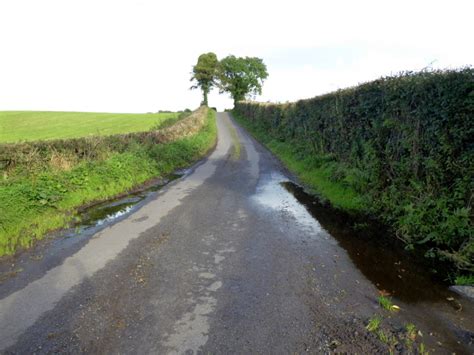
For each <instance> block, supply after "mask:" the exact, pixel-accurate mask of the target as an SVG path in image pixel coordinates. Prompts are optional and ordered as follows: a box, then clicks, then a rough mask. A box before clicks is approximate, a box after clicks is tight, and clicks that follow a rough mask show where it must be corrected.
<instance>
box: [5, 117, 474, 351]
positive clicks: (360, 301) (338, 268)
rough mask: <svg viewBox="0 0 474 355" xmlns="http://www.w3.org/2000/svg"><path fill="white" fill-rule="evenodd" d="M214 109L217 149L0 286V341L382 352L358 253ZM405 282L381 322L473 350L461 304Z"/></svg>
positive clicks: (440, 347) (18, 347)
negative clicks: (407, 289)
mask: <svg viewBox="0 0 474 355" xmlns="http://www.w3.org/2000/svg"><path fill="white" fill-rule="evenodd" d="M217 121H218V122H217V123H218V144H217V146H216V148H215V150H214V151H213V153H212V154H211V155H210V156H209V157H208V158H207V159H205V160H204V161H203V162H201V163H199V164H198V165H197V166H195V167H194V168H193V169H192V171H191V172H190V173H189V174H187V175H185V176H184V177H182V178H180V179H177V180H175V181H173V182H171V183H170V184H168V185H167V186H166V187H165V188H163V189H162V190H160V191H159V192H158V193H157V194H156V196H155V197H154V198H153V199H151V200H150V201H147V203H145V204H144V205H143V206H142V207H141V208H140V209H138V210H137V211H136V212H134V213H132V214H130V215H128V216H127V217H126V218H123V219H120V220H118V221H117V222H115V223H113V224H111V225H110V226H108V227H106V228H105V229H102V230H101V231H99V232H98V233H96V234H95V235H93V236H92V237H91V238H89V239H88V240H87V241H85V242H84V243H82V244H81V245H80V247H79V246H75V247H74V248H72V247H71V248H70V249H67V246H66V247H65V250H62V251H61V252H59V253H58V256H57V259H55V260H54V262H51V263H50V264H45V265H44V266H42V267H41V268H40V267H38V268H37V270H36V272H33V271H32V272H31V275H30V276H28V275H24V276H22V277H23V279H22V280H18V281H15V280H14V279H12V280H9V281H7V282H5V283H3V284H0V297H1V300H0V334H1V337H0V351H1V352H2V353H8V354H9V353H21V354H25V353H54V352H67V353H81V352H86V353H96V354H104V353H135V354H148V353H153V354H167V353H171V354H181V353H189V354H191V353H206V354H207V353H213V354H214V353H217V354H227V353H269V354H275V353H304V352H309V353H331V352H348V353H361V354H362V353H365V354H368V353H386V352H387V349H388V348H387V346H386V345H385V344H383V343H382V342H381V341H380V340H379V339H377V337H376V336H375V335H374V334H373V333H370V332H368V331H367V330H366V329H365V326H366V324H367V320H368V319H369V318H370V317H372V316H373V315H374V314H375V313H381V310H380V307H379V305H378V303H377V297H378V296H379V294H378V288H381V287H379V286H378V285H377V284H376V283H377V282H376V281H374V279H370V276H368V275H369V273H370V272H371V269H372V267H371V265H368V266H367V265H366V269H364V268H363V267H362V266H358V265H357V263H356V262H355V260H356V259H354V258H357V255H358V254H360V253H363V252H362V251H360V253H359V251H358V252H356V253H354V255H351V250H354V249H353V248H352V247H351V248H349V247H347V246H346V245H345V244H344V242H341V241H338V240H337V239H336V238H335V237H333V235H332V234H335V232H334V233H332V232H331V231H329V230H328V228H325V227H324V226H323V225H322V223H320V222H319V221H318V220H317V219H315V218H314V217H313V215H312V214H311V213H309V212H308V210H307V208H305V206H304V205H303V204H301V203H300V202H299V201H298V199H297V198H296V197H295V196H294V194H292V193H291V191H289V189H288V188H285V187H284V186H283V185H282V184H281V182H285V181H292V180H293V178H292V176H291V174H289V173H288V172H286V171H285V169H284V168H283V167H282V166H281V164H280V163H279V161H278V160H277V159H276V158H274V157H273V156H272V155H271V154H270V153H269V152H268V151H267V150H266V149H265V148H263V147H262V146H261V145H260V144H258V143H257V142H255V141H254V140H253V139H252V138H251V137H250V136H249V135H248V134H247V133H246V132H245V131H244V130H242V129H241V128H239V127H238V126H237V125H236V124H235V123H234V122H233V120H232V119H231V117H230V115H229V114H227V113H218V118H217ZM359 244H360V243H359ZM363 249H364V247H363V246H362V250H363ZM38 262H39V263H40V261H38ZM389 262H390V263H391V265H390V267H392V268H393V267H394V266H393V260H390V259H388V261H387V263H389ZM395 262H396V261H395ZM373 268H374V269H375V268H376V265H374V266H373ZM25 272H26V271H25ZM413 274H416V273H413ZM402 277H403V278H406V279H408V280H410V276H408V275H407V276H405V275H400V278H402ZM413 277H415V276H413ZM380 282H382V281H380ZM394 282H396V281H394ZM417 287H418V288H417ZM433 287H435V286H433ZM412 289H413V292H415V293H417V292H418V295H419V299H418V298H417V299H416V300H413V299H410V297H408V296H407V297H405V298H403V297H402V299H397V298H396V297H395V299H394V302H396V303H397V304H398V305H400V307H401V308H402V310H401V311H400V312H399V313H398V314H396V315H393V316H390V317H391V322H392V323H393V324H395V325H397V324H399V325H400V326H403V324H405V322H408V321H410V322H413V323H415V324H416V325H417V327H418V328H419V329H421V331H422V333H423V342H424V343H425V344H427V347H428V348H429V349H430V351H433V352H434V353H452V352H456V353H458V354H459V353H472V352H473V347H472V338H473V334H474V325H473V322H474V313H473V310H472V302H470V301H468V300H467V299H465V298H462V297H460V296H457V295H455V294H451V293H450V292H448V291H446V290H443V289H441V288H440V289H439V290H438V289H436V288H435V289H434V290H433V291H432V290H430V289H429V287H427V286H426V285H425V284H419V285H413V288H412ZM423 290H424V291H423ZM424 292H426V294H425V293H424ZM434 294H436V295H437V296H436V297H434V296H433V297H434V299H433V298H430V297H432V295H434ZM448 298H449V299H451V298H453V299H454V300H455V301H449V300H448V301H446V299H448ZM450 302H451V303H452V302H456V306H455V307H453V306H451V304H450ZM458 305H459V306H462V307H461V308H462V310H460V309H459V307H457V306H458ZM469 342H471V343H469Z"/></svg>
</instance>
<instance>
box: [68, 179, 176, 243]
mask: <svg viewBox="0 0 474 355" xmlns="http://www.w3.org/2000/svg"><path fill="white" fill-rule="evenodd" d="M184 173H185V172H183V173H181V172H178V173H176V174H173V175H170V176H169V177H168V178H167V179H165V180H163V181H161V182H160V183H158V184H154V185H151V186H149V187H147V188H146V189H144V190H142V191H139V192H135V193H131V194H129V195H127V196H125V197H121V198H118V199H115V200H109V201H105V202H102V203H99V204H96V205H93V206H91V207H88V208H86V209H84V210H82V211H81V212H79V213H78V217H79V218H80V221H78V222H77V223H75V224H74V226H73V227H74V232H73V233H72V235H71V233H69V235H68V236H69V237H71V236H74V235H77V234H78V233H83V232H84V231H85V230H88V229H94V230H96V229H100V228H101V227H104V226H106V225H109V224H110V223H112V222H114V221H116V220H118V219H119V218H121V217H125V216H128V215H129V214H131V213H132V212H134V211H135V210H137V208H139V207H140V206H141V204H140V202H141V201H143V200H145V199H147V198H148V197H149V196H151V195H153V194H154V193H155V192H156V191H158V190H160V189H161V188H162V187H163V186H165V185H166V184H168V183H169V182H171V181H173V180H175V179H177V178H179V177H181V176H183V175H184ZM94 232H95V231H94Z"/></svg>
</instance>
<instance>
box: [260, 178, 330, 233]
mask: <svg viewBox="0 0 474 355" xmlns="http://www.w3.org/2000/svg"><path fill="white" fill-rule="evenodd" d="M285 182H288V179H286V178H285V177H284V176H283V175H281V174H279V173H272V174H270V175H269V178H268V180H267V183H264V184H259V185H258V186H257V191H256V194H255V196H254V199H255V201H257V202H258V203H259V204H261V205H263V206H265V207H268V208H271V209H273V210H275V211H278V212H280V213H284V214H288V215H291V216H292V217H293V218H294V219H295V220H296V221H297V222H298V223H299V224H300V226H302V227H303V228H304V229H305V230H307V231H309V232H313V233H314V236H318V234H319V232H321V231H322V228H321V225H320V224H319V222H318V220H317V219H315V218H313V217H312V216H311V214H309V213H308V211H307V210H306V208H305V207H304V206H303V205H302V204H301V203H299V202H298V200H297V199H296V198H295V197H294V196H293V195H292V194H289V193H288V191H287V190H286V189H285V188H284V185H283V184H284V183H285Z"/></svg>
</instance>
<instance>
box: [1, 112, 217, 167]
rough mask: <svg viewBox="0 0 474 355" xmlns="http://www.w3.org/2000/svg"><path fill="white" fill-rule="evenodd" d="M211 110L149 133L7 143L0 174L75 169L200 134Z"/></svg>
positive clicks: (4, 148)
mask: <svg viewBox="0 0 474 355" xmlns="http://www.w3.org/2000/svg"><path fill="white" fill-rule="evenodd" d="M207 110H208V108H207V107H205V106H202V107H200V108H199V109H197V110H195V111H193V112H192V113H191V114H190V115H188V116H186V117H185V118H183V119H181V120H179V121H177V122H173V124H172V125H171V126H168V127H166V128H161V129H158V130H154V129H152V130H150V131H147V132H134V133H127V134H115V135H110V136H93V137H83V138H73V139H56V140H43V141H33V142H25V143H3V144H0V172H1V171H3V172H4V175H5V176H8V175H12V173H13V174H14V173H15V172H16V173H18V172H19V171H21V170H27V171H31V170H38V169H40V170H42V169H44V167H45V165H53V166H55V165H75V164H77V163H78V162H80V161H83V160H96V159H100V158H101V157H104V156H105V155H107V154H110V153H112V152H116V153H123V152H125V151H127V150H128V149H130V147H131V146H133V145H135V144H140V145H154V144H163V143H168V142H171V141H174V140H176V139H178V138H184V137H186V136H190V135H192V134H194V133H196V132H197V131H199V129H200V128H201V127H202V125H203V124H204V122H205V118H206V115H207Z"/></svg>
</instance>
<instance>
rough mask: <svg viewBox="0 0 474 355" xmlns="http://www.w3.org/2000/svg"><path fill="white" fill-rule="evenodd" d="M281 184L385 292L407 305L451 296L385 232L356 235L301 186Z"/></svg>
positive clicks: (358, 233) (441, 299) (340, 217)
mask: <svg viewBox="0 0 474 355" xmlns="http://www.w3.org/2000/svg"><path fill="white" fill-rule="evenodd" d="M281 185H282V186H283V187H284V188H285V189H286V191H288V192H289V193H291V194H292V195H293V196H294V197H295V199H296V200H297V201H298V202H299V203H300V204H301V205H302V206H304V208H305V210H306V211H307V212H308V213H309V214H310V215H311V216H312V217H313V218H315V219H317V220H318V221H319V223H320V224H321V226H322V227H323V228H324V229H325V230H326V231H327V232H328V233H329V234H330V235H331V236H332V237H333V238H335V239H336V240H337V242H338V243H339V245H340V246H341V247H342V248H344V249H345V251H346V252H347V254H348V255H349V257H350V258H351V260H352V262H353V263H354V264H355V266H356V267H357V268H358V269H359V270H360V271H361V272H362V273H363V274H364V276H365V277H366V278H367V279H369V280H370V281H371V282H372V283H373V284H374V285H376V286H377V288H378V289H380V290H386V291H388V292H390V294H392V295H393V296H395V297H397V298H398V299H400V300H402V301H403V302H405V303H417V302H426V301H430V302H437V301H445V300H446V298H447V297H450V296H452V292H450V291H449V290H448V289H447V287H446V286H445V285H443V284H441V283H438V282H436V281H435V280H433V278H432V277H431V276H430V271H429V270H428V269H427V267H426V265H424V264H422V263H420V262H419V261H418V260H416V258H420V259H422V258H423V256H422V255H413V254H410V253H408V252H407V251H405V250H404V249H403V246H402V245H401V243H396V242H393V240H390V238H394V237H393V236H388V235H387V232H385V231H383V229H379V230H378V231H377V230H375V231H374V228H372V229H371V228H370V226H369V228H368V230H367V231H366V232H357V231H355V230H354V229H353V227H352V222H351V221H348V220H347V217H346V219H345V217H344V216H341V214H338V213H337V212H335V211H333V210H331V209H330V208H328V207H326V206H323V205H322V204H321V203H319V201H318V200H317V199H315V198H314V197H313V196H311V195H309V194H307V193H306V192H305V191H304V189H303V188H301V187H300V186H298V185H296V184H294V183H292V182H289V181H286V182H282V183H281Z"/></svg>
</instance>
